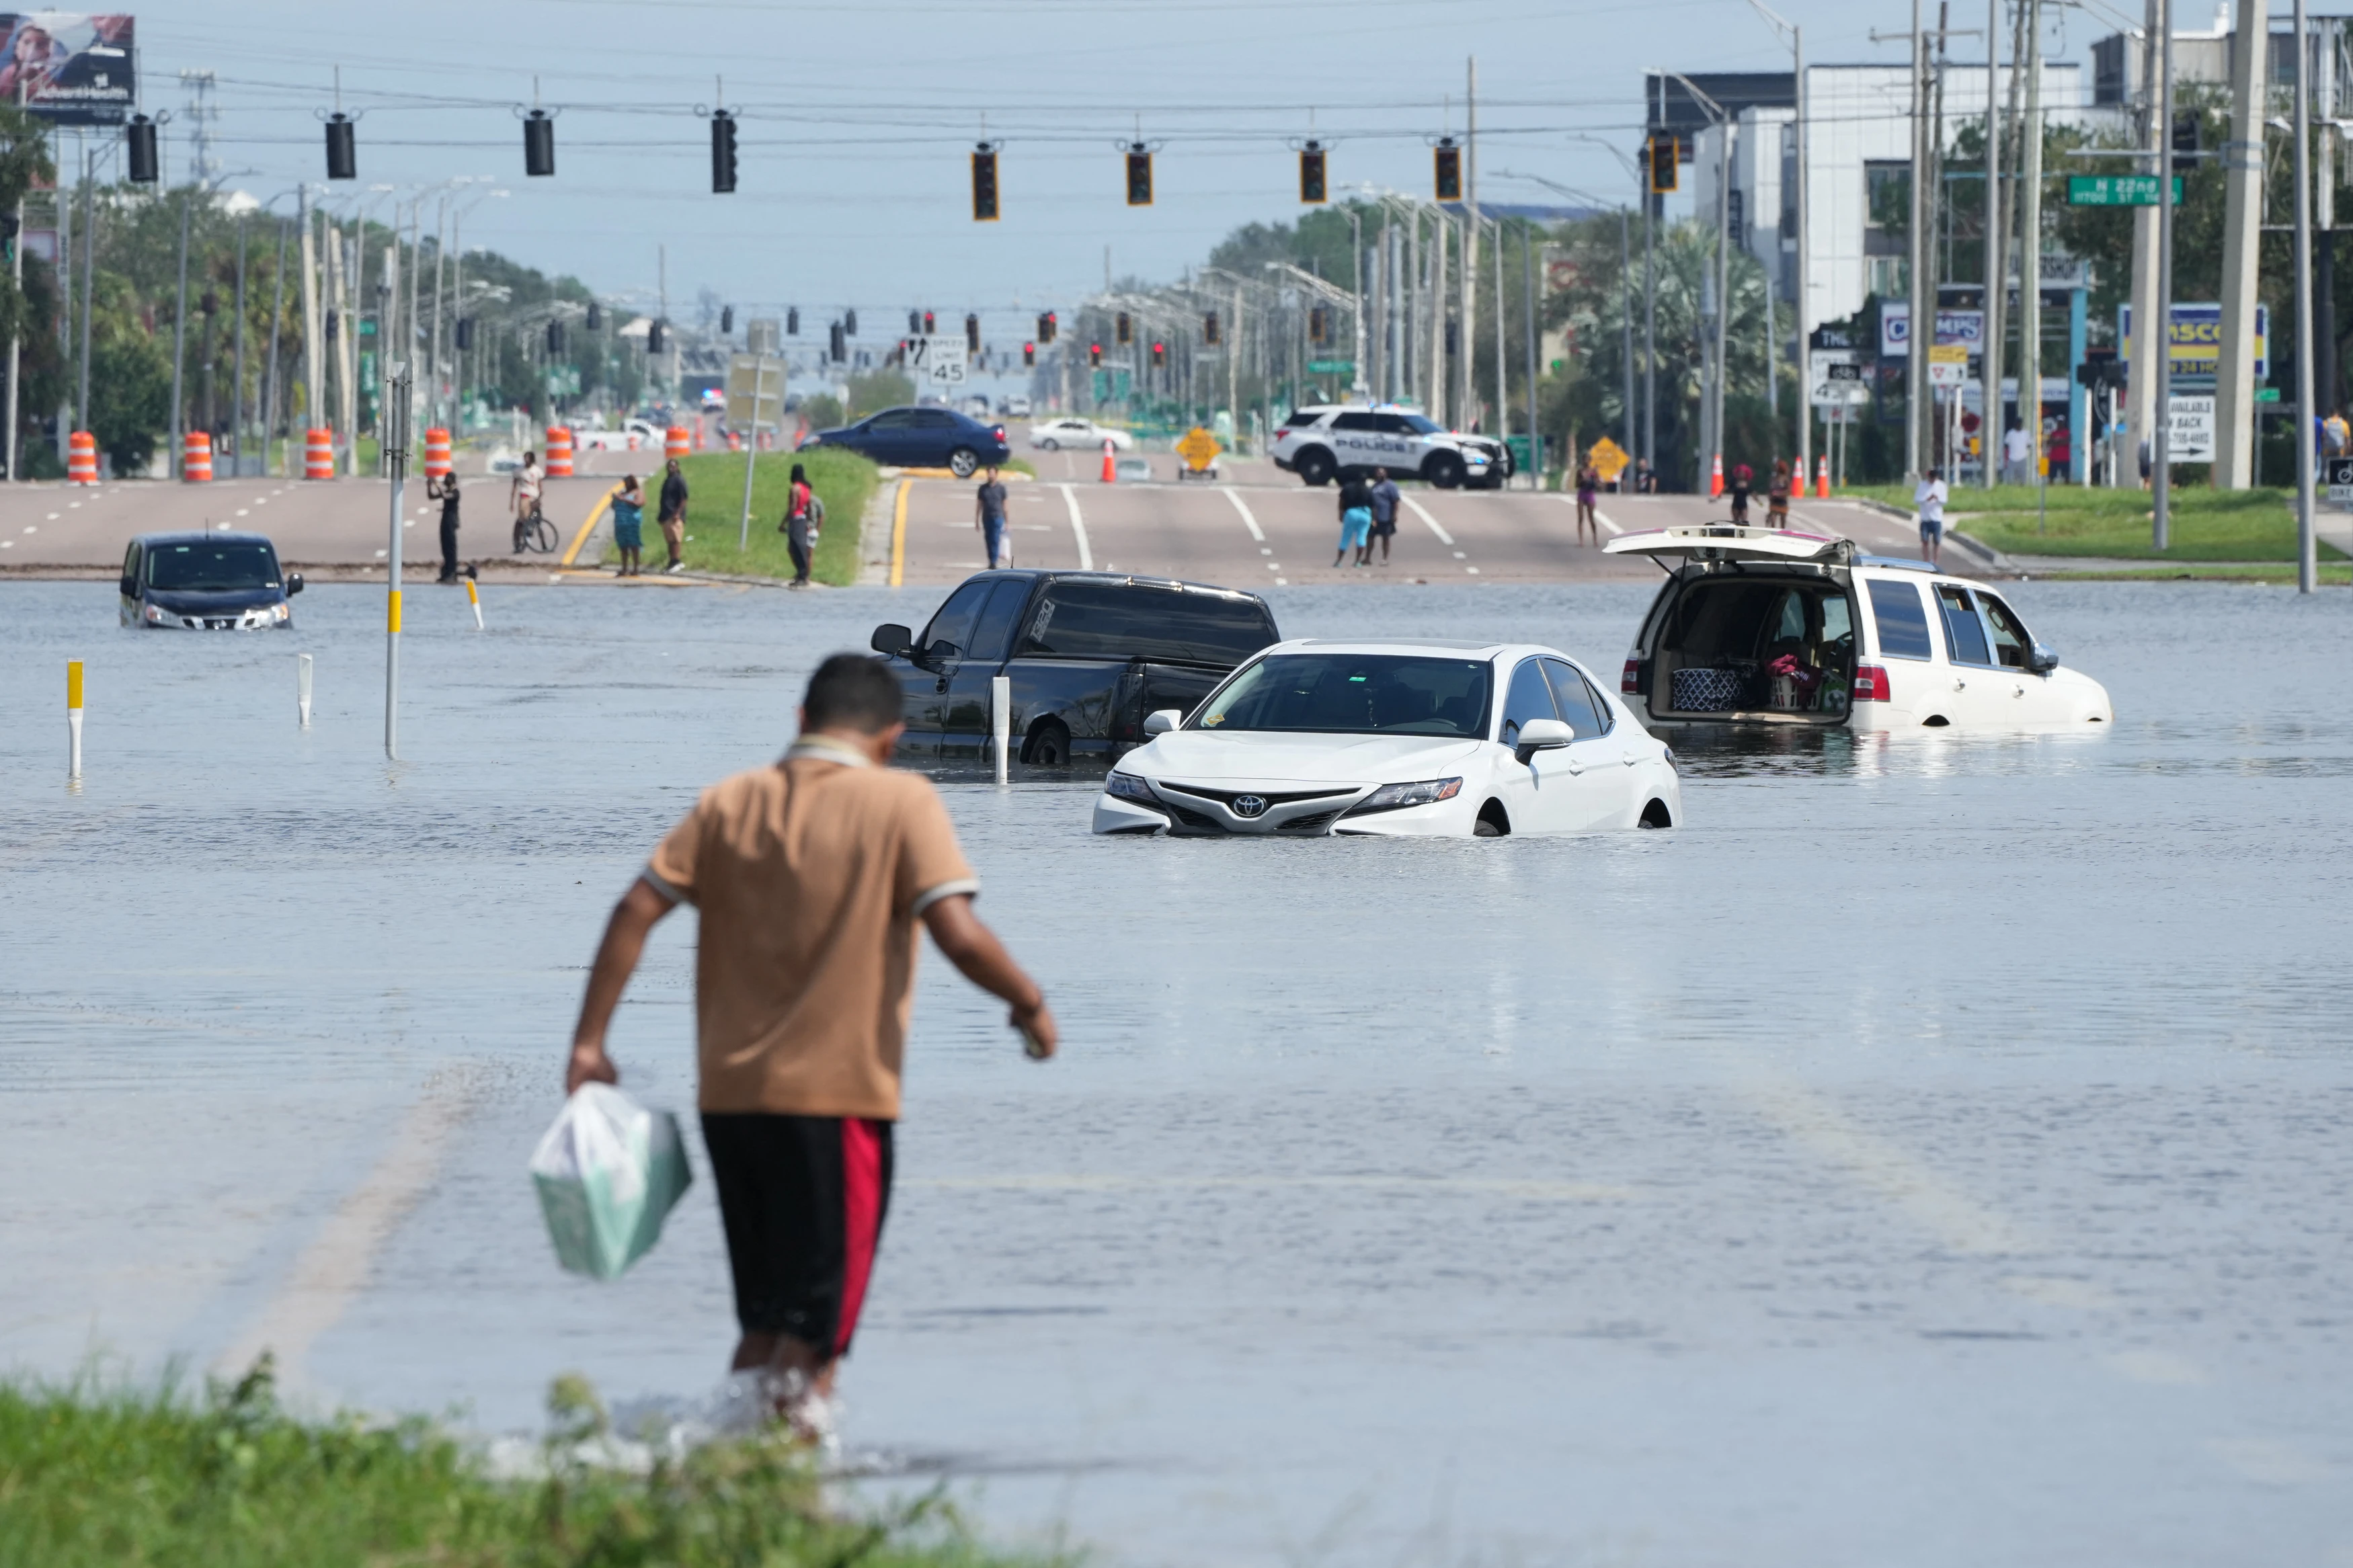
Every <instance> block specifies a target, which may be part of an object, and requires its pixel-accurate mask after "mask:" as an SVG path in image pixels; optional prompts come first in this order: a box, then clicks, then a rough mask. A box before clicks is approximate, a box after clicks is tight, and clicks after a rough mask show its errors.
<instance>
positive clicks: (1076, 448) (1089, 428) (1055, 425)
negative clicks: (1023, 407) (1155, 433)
mask: <svg viewBox="0 0 2353 1568" xmlns="http://www.w3.org/2000/svg"><path fill="white" fill-rule="evenodd" d="M1105 441H1108V442H1110V443H1111V444H1112V449H1113V451H1117V452H1128V451H1133V450H1134V448H1135V437H1133V436H1131V435H1129V434H1128V433H1127V432H1126V431H1124V430H1113V429H1112V428H1110V427H1109V426H1103V425H1098V424H1096V423H1095V422H1094V421H1093V420H1092V419H1049V420H1046V421H1045V422H1044V423H1042V424H1038V425H1032V426H1029V445H1030V446H1032V447H1036V448H1037V449H1038V450H1039V451H1041V452H1060V451H1063V450H1065V449H1067V450H1070V451H1073V452H1100V451H1102V450H1103V443H1104V442H1105Z"/></svg>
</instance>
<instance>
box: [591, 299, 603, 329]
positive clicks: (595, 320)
mask: <svg viewBox="0 0 2353 1568" xmlns="http://www.w3.org/2000/svg"><path fill="white" fill-rule="evenodd" d="M604 324H605V311H604V310H603V308H602V307H600V306H599V305H598V304H597V303H596V300H589V301H588V330H589V331H592V332H593V331H596V330H597V329H598V328H600V327H602V326H603V325H604Z"/></svg>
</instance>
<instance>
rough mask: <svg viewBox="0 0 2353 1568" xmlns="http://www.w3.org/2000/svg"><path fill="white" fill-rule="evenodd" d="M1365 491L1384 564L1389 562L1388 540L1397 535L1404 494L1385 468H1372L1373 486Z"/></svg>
mask: <svg viewBox="0 0 2353 1568" xmlns="http://www.w3.org/2000/svg"><path fill="white" fill-rule="evenodd" d="M1366 495H1367V496H1368V497H1370V499H1371V500H1372V511H1373V537H1374V538H1375V539H1377V540H1379V541H1380V542H1381V564H1382V565H1384V566H1386V565H1388V563H1389V541H1390V540H1392V539H1395V538H1396V537H1397V514H1398V508H1399V507H1400V506H1403V505H1404V504H1405V496H1404V494H1403V493H1402V492H1401V491H1399V490H1398V487H1397V481H1396V480H1395V479H1391V478H1389V471H1388V469H1387V468H1375V469H1374V470H1373V488H1372V489H1370V490H1368V491H1366ZM1365 553H1366V555H1370V554H1371V553H1372V552H1371V551H1370V550H1366V552H1365Z"/></svg>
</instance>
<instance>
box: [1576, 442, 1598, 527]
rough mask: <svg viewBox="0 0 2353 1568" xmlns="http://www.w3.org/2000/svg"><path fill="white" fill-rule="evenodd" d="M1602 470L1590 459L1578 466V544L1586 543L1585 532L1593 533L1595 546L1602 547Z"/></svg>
mask: <svg viewBox="0 0 2353 1568" xmlns="http://www.w3.org/2000/svg"><path fill="white" fill-rule="evenodd" d="M1600 506H1601V470H1600V469H1599V468H1595V467H1594V466H1593V460H1592V459H1591V458H1587V459H1586V460H1585V461H1584V462H1582V463H1579V464H1578V465H1577V543H1579V544H1582V543H1584V542H1585V531H1586V530H1587V529H1588V528H1589V529H1591V530H1592V531H1593V546H1594V548H1595V549H1597V550H1599V548H1600V547H1601V512H1600V510H1599V509H1600Z"/></svg>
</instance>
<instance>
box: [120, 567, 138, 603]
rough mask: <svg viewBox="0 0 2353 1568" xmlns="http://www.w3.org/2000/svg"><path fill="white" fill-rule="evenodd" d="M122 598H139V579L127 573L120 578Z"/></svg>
mask: <svg viewBox="0 0 2353 1568" xmlns="http://www.w3.org/2000/svg"><path fill="white" fill-rule="evenodd" d="M122 596H123V597H124V598H126V599H135V598H137V597H138V596H139V579H138V578H136V577H133V576H132V575H131V574H129V573H127V572H126V573H124V574H123V576H122Z"/></svg>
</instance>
